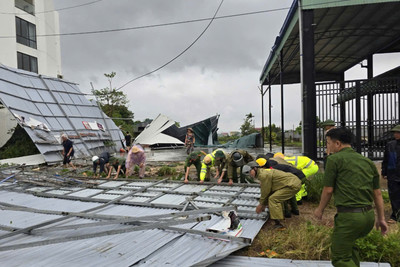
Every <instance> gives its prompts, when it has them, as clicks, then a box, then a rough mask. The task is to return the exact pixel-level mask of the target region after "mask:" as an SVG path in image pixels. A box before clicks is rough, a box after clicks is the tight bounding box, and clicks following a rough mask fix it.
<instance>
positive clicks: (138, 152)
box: [125, 145, 146, 179]
mask: <svg viewBox="0 0 400 267" xmlns="http://www.w3.org/2000/svg"><path fill="white" fill-rule="evenodd" d="M135 165H138V166H139V178H140V179H143V178H144V171H145V168H146V155H145V153H144V149H143V147H142V146H140V145H133V146H132V148H131V150H129V152H128V156H127V157H126V163H125V167H126V178H128V177H129V175H130V174H131V173H133V168H134V166H135Z"/></svg>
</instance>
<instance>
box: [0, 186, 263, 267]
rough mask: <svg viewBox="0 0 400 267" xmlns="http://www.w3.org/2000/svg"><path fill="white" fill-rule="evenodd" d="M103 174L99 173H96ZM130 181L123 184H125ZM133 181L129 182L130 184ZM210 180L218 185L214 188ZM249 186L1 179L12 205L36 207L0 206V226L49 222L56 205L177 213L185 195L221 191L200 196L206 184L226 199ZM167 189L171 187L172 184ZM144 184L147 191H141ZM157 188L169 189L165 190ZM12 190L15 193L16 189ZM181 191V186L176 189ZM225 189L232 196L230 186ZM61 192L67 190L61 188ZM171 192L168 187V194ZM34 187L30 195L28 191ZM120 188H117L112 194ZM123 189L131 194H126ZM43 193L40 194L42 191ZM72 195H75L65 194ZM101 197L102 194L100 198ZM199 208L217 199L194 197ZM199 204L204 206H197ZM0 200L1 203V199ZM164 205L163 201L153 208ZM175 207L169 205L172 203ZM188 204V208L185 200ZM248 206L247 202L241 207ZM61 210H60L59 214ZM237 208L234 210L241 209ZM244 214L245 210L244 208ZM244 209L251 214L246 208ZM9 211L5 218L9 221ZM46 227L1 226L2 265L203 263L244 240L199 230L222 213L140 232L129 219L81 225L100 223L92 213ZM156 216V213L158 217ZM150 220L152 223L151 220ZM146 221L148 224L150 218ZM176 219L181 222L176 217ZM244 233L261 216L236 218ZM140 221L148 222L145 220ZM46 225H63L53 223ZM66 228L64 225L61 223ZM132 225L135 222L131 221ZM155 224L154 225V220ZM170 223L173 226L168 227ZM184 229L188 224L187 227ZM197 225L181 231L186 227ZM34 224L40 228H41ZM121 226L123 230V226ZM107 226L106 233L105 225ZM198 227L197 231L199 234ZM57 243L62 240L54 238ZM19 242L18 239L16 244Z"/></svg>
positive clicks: (113, 212) (2, 193)
mask: <svg viewBox="0 0 400 267" xmlns="http://www.w3.org/2000/svg"><path fill="white" fill-rule="evenodd" d="M99 181H101V180H99ZM127 183H128V184H127ZM129 186H131V187H129ZM214 187H216V188H217V189H219V190H218V191H215V190H212V188H214ZM248 187H252V186H251V185H243V186H238V188H237V190H236V189H235V190H233V191H232V190H230V189H231V188H229V187H228V188H224V187H220V186H215V185H212V184H205V185H201V186H198V185H187V184H183V183H182V182H172V181H135V182H124V181H122V182H121V181H105V182H104V183H103V182H102V181H101V184H100V185H99V186H98V187H97V188H82V189H81V190H78V188H77V187H73V188H71V190H69V188H68V187H65V186H64V187H62V189H61V188H53V187H45V189H46V190H40V187H37V186H34V187H29V186H26V185H18V184H12V183H3V184H2V186H1V187H0V202H1V203H8V204H10V205H17V206H23V207H28V208H34V209H37V210H18V211H11V210H7V209H5V210H1V209H0V226H2V227H3V228H1V229H3V230H4V229H5V228H7V227H8V228H10V227H15V228H26V227H30V226H34V225H36V224H38V223H43V222H48V221H52V220H53V219H55V218H61V219H62V218H63V216H61V215H59V214H56V212H59V211H65V212H82V213H83V212H84V211H86V210H89V209H94V208H96V207H97V208H98V207H102V208H101V209H98V210H93V211H91V212H90V213H89V214H92V216H104V215H106V216H107V217H109V218H111V217H110V216H124V217H126V216H130V217H135V218H136V217H141V216H156V218H159V217H160V216H162V215H163V214H167V213H173V212H174V213H177V212H179V211H180V210H182V209H183V208H184V207H185V204H186V202H187V200H188V199H189V200H190V199H193V198H195V197H196V196H198V197H206V198H207V197H208V198H210V199H213V198H214V199H217V200H218V199H219V198H221V197H220V196H218V195H217V196H213V195H212V194H209V195H207V196H201V195H202V194H204V193H206V192H207V191H211V192H224V193H225V194H224V195H226V198H228V199H230V200H231V201H234V199H235V198H237V197H240V193H241V192H245V191H246V188H248ZM171 188H173V189H174V190H171ZM147 189H148V190H147ZM158 189H169V190H167V191H166V192H164V191H159V190H158ZM15 191H18V192H15ZM182 191H184V192H183V193H181V192H182ZM229 191H230V195H229V193H228V192H229ZM64 192H65V194H63V193H64ZM172 192H174V193H172ZM32 193H35V194H36V195H35V196H34V195H32ZM115 193H118V194H115ZM120 193H124V194H125V193H126V194H125V195H127V197H126V198H124V199H121V203H123V204H125V205H120V204H108V205H107V204H105V205H104V204H101V203H98V200H99V199H102V200H105V199H115V198H117V197H120V196H121V194H120ZM128 194H129V196H128ZM40 196H44V197H40ZM71 196H73V199H70V198H71ZM105 201H107V200H105ZM192 203H195V204H199V205H198V206H199V207H203V206H204V207H205V206H210V207H211V206H214V207H215V206H216V207H221V206H222V204H219V203H213V202H212V201H209V202H197V201H194V202H192ZM203 203H204V205H202V204H203ZM1 205H3V204H1ZM159 207H163V208H159ZM168 207H172V208H178V210H177V209H172V208H168ZM188 207H189V208H191V209H193V208H194V207H193V206H191V204H189V206H188ZM243 207H245V208H246V209H251V210H252V215H253V216H254V215H255V213H254V207H253V206H251V207H250V206H243ZM44 210H49V211H54V212H53V213H54V214H42V212H44ZM64 214H65V213H64ZM239 214H240V209H239ZM243 214H244V215H245V213H243ZM249 214H250V213H249ZM10 218H11V221H12V222H11V223H10ZM61 219H60V221H58V222H55V223H53V224H49V225H47V226H44V227H43V228H42V229H43V230H42V231H37V232H36V233H35V230H34V231H33V232H32V233H33V235H26V234H18V235H15V236H10V237H7V238H5V239H4V238H2V236H4V235H7V234H8V232H5V231H1V232H0V234H1V236H0V262H1V265H4V266H106V265H112V266H116V265H117V266H131V265H138V266H165V265H168V266H192V265H209V264H211V263H213V262H215V261H217V260H219V259H222V258H224V257H226V256H228V255H229V254H230V253H232V252H233V251H236V250H238V249H240V248H242V247H244V246H247V245H248V244H246V243H243V242H239V241H226V240H220V239H215V238H209V237H207V236H205V232H204V231H205V229H206V228H208V227H210V226H212V225H214V224H215V223H217V222H218V221H219V220H220V219H221V217H220V216H216V215H212V216H211V220H207V221H201V222H198V223H187V222H185V221H182V223H183V224H181V225H172V227H177V228H178V229H179V228H180V229H181V230H178V231H176V230H173V229H172V228H171V229H165V228H163V227H161V228H163V229H164V230H163V229H145V230H139V231H133V232H132V231H130V230H129V229H131V227H134V226H132V225H124V224H118V223H115V224H107V225H101V226H95V227H83V226H79V225H81V224H84V223H88V222H91V223H98V222H105V221H107V220H105V219H104V218H103V219H101V218H99V217H95V219H94V220H90V219H84V218H80V217H79V218H78V217H70V218H67V219H64V220H61ZM158 220H160V219H158ZM149 223H150V222H149ZM149 223H147V224H149ZM178 223H180V221H179V222H178ZM241 223H242V225H243V227H244V228H243V229H244V231H243V234H242V236H241V237H245V238H249V239H251V240H252V239H254V237H255V236H256V235H257V233H258V232H259V230H260V229H261V227H262V226H263V224H264V223H265V219H262V217H260V218H259V219H251V218H248V219H247V218H242V219H241ZM145 225H146V224H145ZM52 227H64V228H63V230H61V228H59V229H54V230H53V231H51V229H49V228H52ZM65 227H66V228H65ZM136 227H137V226H136ZM155 228H160V227H155ZM174 229H176V228H174ZM185 229H187V230H185ZM191 229H192V230H194V231H201V232H193V233H192V232H187V233H186V232H185V231H188V230H191ZM39 230H40V229H39ZM103 231H119V232H121V233H115V234H112V235H110V234H108V235H104V236H98V235H99V232H103ZM124 231H127V232H124ZM107 233H110V232H107ZM199 233H203V234H199ZM88 234H93V235H96V236H94V237H91V238H86V239H79V237H82V236H83V237H85V235H88ZM71 236H73V237H74V236H76V237H77V239H78V240H74V241H67V242H62V241H59V240H58V239H59V238H70V237H71ZM43 240H46V242H47V243H50V244H48V245H44V244H42V243H40V245H38V246H33V244H30V245H29V246H30V247H26V248H18V249H9V250H5V251H2V250H4V249H5V248H4V247H5V246H8V245H16V244H24V243H30V242H39V241H43ZM58 242H61V243H58ZM20 246H21V245H20Z"/></svg>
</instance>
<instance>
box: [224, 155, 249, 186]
mask: <svg viewBox="0 0 400 267" xmlns="http://www.w3.org/2000/svg"><path fill="white" fill-rule="evenodd" d="M251 161H254V158H253V156H251V155H250V154H249V152H247V151H246V150H243V149H236V150H234V151H232V152H231V153H230V154H229V156H228V158H227V161H226V164H227V168H228V180H229V184H232V183H237V182H238V180H239V176H240V182H241V183H245V182H246V180H245V176H244V175H243V174H242V171H243V166H244V165H245V164H247V163H249V162H251ZM238 168H240V171H239V172H238V171H237V170H238Z"/></svg>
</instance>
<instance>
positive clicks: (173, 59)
mask: <svg viewBox="0 0 400 267" xmlns="http://www.w3.org/2000/svg"><path fill="white" fill-rule="evenodd" d="M223 2H224V0H221V2H220V4H219V6H218V8H217V10H216V11H215V13H214V16H213V17H212V19H211V20H210V22H209V23H208V25H207V26H206V28H205V29H204V30H203V31H202V32H201V33H200V35H199V36H198V37H197V38H196V39H195V40H194V41H193V42H192V43H191V44H190V45H189V46H188V47H186V48H185V49H184V50H183V51H182V52H181V53H179V54H178V55H177V56H175V57H174V58H172V59H171V60H169V61H168V62H167V63H165V64H163V65H161V66H160V67H158V68H156V69H154V70H152V71H150V72H147V73H145V74H142V75H140V76H138V77H136V78H134V79H132V80H130V81H128V82H127V83H125V84H123V85H122V86H120V87H118V88H117V90H120V89H121V88H123V87H124V86H126V85H128V84H130V83H131V82H133V81H136V80H138V79H140V78H142V77H145V76H147V75H150V74H152V73H154V72H156V71H158V70H160V69H162V68H164V67H166V66H167V65H169V64H170V63H172V62H173V61H175V60H176V59H177V58H179V57H180V56H182V55H183V54H184V53H185V52H186V51H188V50H189V49H190V48H191V47H192V46H193V45H194V44H195V43H196V42H197V41H198V40H199V39H200V38H201V37H202V36H203V34H204V33H205V32H206V31H207V29H208V28H209V27H210V25H211V23H212V22H213V21H214V19H215V17H216V16H217V14H218V11H219V9H220V8H221V6H222V3H223Z"/></svg>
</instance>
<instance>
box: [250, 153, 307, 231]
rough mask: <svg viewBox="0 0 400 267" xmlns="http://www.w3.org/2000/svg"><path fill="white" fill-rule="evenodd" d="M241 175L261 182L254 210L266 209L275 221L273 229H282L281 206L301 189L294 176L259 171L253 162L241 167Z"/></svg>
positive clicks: (273, 170) (272, 170) (280, 172)
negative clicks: (258, 199) (259, 195)
mask: <svg viewBox="0 0 400 267" xmlns="http://www.w3.org/2000/svg"><path fill="white" fill-rule="evenodd" d="M242 173H243V174H244V175H246V176H249V175H250V176H251V177H252V178H253V179H254V178H257V179H258V180H260V182H261V197H260V201H259V203H260V204H258V206H257V208H256V212H257V213H261V212H263V211H265V208H266V207H268V209H269V212H270V218H271V219H272V220H275V227H274V228H275V229H284V226H283V225H282V224H281V220H283V219H284V216H283V207H282V204H283V202H284V201H286V200H289V199H290V198H292V197H293V196H294V195H295V194H296V193H297V192H298V191H299V190H300V188H301V181H300V179H299V178H297V176H296V175H294V174H292V173H289V172H283V171H280V170H276V169H260V168H259V165H258V163H257V162H255V161H251V162H249V163H248V164H247V165H245V166H243V171H242Z"/></svg>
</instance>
